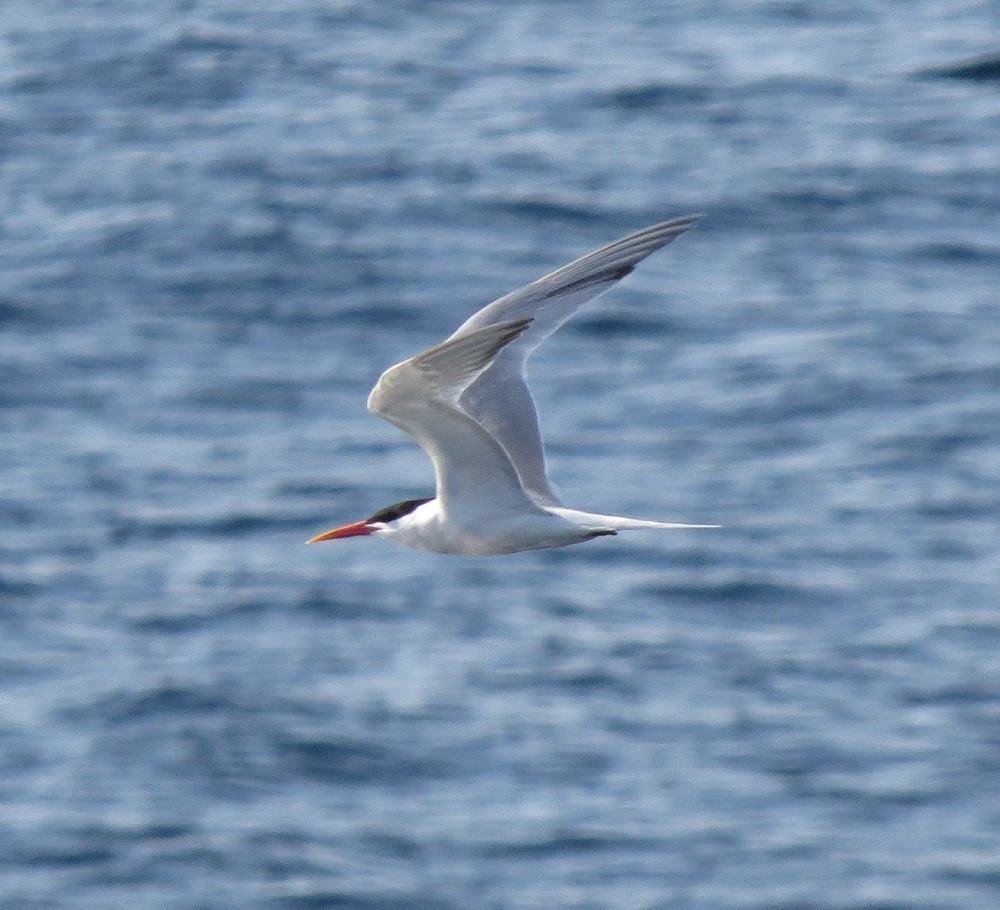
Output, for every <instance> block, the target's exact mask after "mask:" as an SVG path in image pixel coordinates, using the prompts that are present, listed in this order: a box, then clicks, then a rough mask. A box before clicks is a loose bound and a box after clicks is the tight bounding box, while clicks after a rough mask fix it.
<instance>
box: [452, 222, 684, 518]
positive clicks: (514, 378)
mask: <svg viewBox="0 0 1000 910" xmlns="http://www.w3.org/2000/svg"><path fill="white" fill-rule="evenodd" d="M700 217H701V216H700V215H689V216H686V217H684V218H675V219H674V220H673V221H664V222H662V223H661V224H654V225H653V226H651V227H648V228H645V229H643V230H641V231H638V232H636V233H634V234H630V235H629V236H628V237H623V238H622V239H620V240H616V241H614V242H613V243H610V244H608V245H607V246H605V247H601V248H600V249H599V250H595V251H594V252H592V253H588V254H587V255H586V256H583V257H581V258H580V259H577V260H576V261H574V262H571V263H570V264H569V265H565V266H563V267H562V268H561V269H557V270H556V271H554V272H552V273H551V274H549V275H546V276H544V277H543V278H539V279H538V280H537V281H533V282H532V283H531V284H529V285H526V286H525V287H523V288H521V289H519V290H517V291H514V292H513V293H510V294H507V295H506V296H504V297H501V298H499V299H498V300H495V301H493V303H491V304H489V305H488V306H486V307H484V308H483V309H481V310H480V311H479V312H478V313H476V314H475V315H473V316H472V317H471V318H469V319H468V320H466V321H465V323H463V324H462V325H461V326H460V327H459V328H458V330H457V331H455V332H454V334H452V336H451V338H450V339H449V340H448V342H446V343H454V342H455V341H457V340H458V339H459V338H462V337H465V336H469V335H473V334H474V333H476V332H477V331H479V330H481V329H483V328H485V327H486V326H490V325H495V324H497V323H512V322H514V321H517V320H521V319H527V318H530V319H531V320H532V321H531V324H530V325H529V326H528V327H526V328H525V329H523V330H522V331H521V332H520V333H519V334H518V336H517V337H516V338H515V339H514V340H512V341H510V343H508V344H507V345H506V347H504V348H503V350H501V351H500V352H499V354H497V355H496V356H495V357H494V359H493V361H492V362H491V363H490V364H489V365H488V366H487V368H486V369H485V370H483V371H482V372H481V373H479V375H478V376H476V378H475V379H474V380H473V381H472V382H471V383H469V385H468V386H466V387H465V389H464V391H462V393H461V396H460V398H459V404H460V406H461V408H462V410H463V411H465V412H466V413H467V414H468V415H469V416H470V417H472V419H473V420H475V421H476V422H477V423H478V424H480V425H481V426H482V427H483V428H484V429H485V430H486V431H487V432H489V434H490V435H491V436H493V438H494V439H496V440H497V442H499V443H500V445H501V446H502V447H503V449H504V451H505V452H506V453H507V455H508V456H509V457H510V460H511V462H513V464H514V467H515V468H516V470H517V473H518V476H519V477H520V479H521V484H522V485H523V486H524V489H525V490H526V491H527V492H528V493H529V494H530V495H531V496H532V497H533V498H534V499H535V500H536V501H537V502H539V503H541V504H542V505H545V506H555V505H558V504H559V501H560V500H559V495H558V492H557V491H556V490H555V488H554V487H553V485H552V483H551V481H550V480H549V478H548V473H547V471H546V469H545V453H544V450H543V447H542V437H541V432H540V431H539V428H538V413H537V411H536V409H535V403H534V400H533V399H532V397H531V393H530V392H529V390H528V387H527V385H526V384H525V381H524V365H525V361H526V360H527V358H528V356H529V355H530V354H531V352H532V351H533V350H534V349H535V348H536V347H538V345H540V344H541V343H542V342H543V341H545V339H546V338H548V337H549V336H550V335H551V334H552V333H553V332H555V331H556V329H558V328H559V327H560V326H561V325H562V324H563V323H564V322H566V320H567V319H569V318H570V317H571V316H572V315H573V314H574V313H575V312H576V311H577V310H578V309H579V308H580V307H581V306H582V305H583V304H585V303H587V302H588V301H590V300H593V299H594V298H595V297H597V296H599V295H600V294H603V293H604V292H605V291H607V290H608V289H609V288H611V287H612V286H613V285H614V284H616V283H617V282H618V281H620V280H621V279H622V278H624V277H625V276H626V275H628V274H629V273H630V272H631V271H632V270H633V269H634V268H635V266H636V265H637V264H638V263H640V262H641V261H642V260H643V259H645V258H646V257H647V256H649V255H650V254H651V253H655V252H656V251H657V250H658V249H660V248H661V247H664V246H666V245H667V244H668V243H671V242H672V241H673V240H675V239H676V238H677V237H679V236H680V235H681V234H683V233H684V232H685V231H686V230H688V228H690V227H691V226H692V225H694V223H695V222H696V221H697V220H698V219H699V218H700Z"/></svg>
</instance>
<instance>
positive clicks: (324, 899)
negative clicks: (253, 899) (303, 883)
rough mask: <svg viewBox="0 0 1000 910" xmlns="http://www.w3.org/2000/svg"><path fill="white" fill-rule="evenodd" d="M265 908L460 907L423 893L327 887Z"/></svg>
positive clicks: (406, 909)
mask: <svg viewBox="0 0 1000 910" xmlns="http://www.w3.org/2000/svg"><path fill="white" fill-rule="evenodd" d="M266 906H268V907H276V908H281V910H457V905H455V904H452V903H449V902H447V901H442V900H441V899H439V898H436V897H431V896H430V895H427V894H423V893H414V894H406V895H400V894H393V893H381V894H358V893H353V892H350V891H342V890H329V889H326V888H318V889H316V890H315V891H312V892H311V893H302V894H296V895H291V896H284V897H274V898H270V899H269V900H267V902H266Z"/></svg>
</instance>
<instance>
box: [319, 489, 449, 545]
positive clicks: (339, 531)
mask: <svg viewBox="0 0 1000 910" xmlns="http://www.w3.org/2000/svg"><path fill="white" fill-rule="evenodd" d="M430 501H431V497H430V496H428V497H426V498H425V499H404V500H403V501H402V502H397V503H395V504H394V505H391V506H386V507H385V508H384V509H379V510H378V511H377V512H376V513H375V514H374V515H372V516H371V518H366V519H365V520H364V521H356V522H354V524H349V525H341V526H340V527H339V528H334V529H333V530H331V531H324V532H323V533H322V534H317V535H316V536H315V537H313V538H311V539H310V540H307V541H306V543H319V542H320V541H323V540H340V539H341V538H344V537H366V536H367V535H369V534H375V533H377V532H379V531H384V530H385V529H386V528H388V527H390V526H391V525H392V523H393V522H394V521H398V520H399V519H400V518H403V517H404V516H406V515H409V514H410V513H411V512H412V511H413V510H414V509H416V508H417V507H418V506H422V505H423V504H424V503H425V502H430Z"/></svg>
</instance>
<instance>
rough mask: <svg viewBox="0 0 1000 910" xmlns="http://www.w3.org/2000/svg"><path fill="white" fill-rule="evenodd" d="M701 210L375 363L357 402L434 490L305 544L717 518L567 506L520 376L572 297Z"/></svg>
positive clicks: (466, 538) (605, 282) (624, 270)
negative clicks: (406, 353)
mask: <svg viewBox="0 0 1000 910" xmlns="http://www.w3.org/2000/svg"><path fill="white" fill-rule="evenodd" d="M700 217H701V216H700V215H688V216H685V217H682V218H675V219H673V220H670V221H664V222H661V223H659V224H654V225H652V226H650V227H647V228H644V229H643V230H640V231H637V232H635V233H633V234H629V235H628V236H627V237H623V238H621V239H619V240H616V241H614V242H613V243H610V244H608V245H606V246H603V247H601V248H600V249H597V250H594V251H593V252H591V253H588V254H586V255H585V256H582V257H581V258H579V259H576V260H574V261H573V262H571V263H569V264H568V265H565V266H563V267H562V268H560V269H557V270H556V271H554V272H552V273H550V274H548V275H545V276H544V277H542V278H539V279H538V280H537V281H533V282H532V283H531V284H528V285H525V286H524V287H523V288H520V289H519V290H516V291H513V292H512V293H510V294H507V295H505V296H503V297H500V298H499V299H497V300H494V301H493V302H492V303H490V304H488V305H487V306H485V307H483V308H482V309H481V310H479V311H478V312H477V313H475V314H473V315H472V316H471V317H470V318H469V319H467V320H466V321H465V322H464V323H463V324H462V325H461V326H459V328H458V329H456V331H455V332H454V333H453V334H452V335H450V336H449V337H448V338H447V339H445V341H443V342H442V343H441V344H438V345H435V346H434V347H432V348H429V349H428V350H426V351H424V352H423V353H420V354H417V355H416V356H414V357H411V358H409V359H408V360H404V361H402V362H401V363H398V364H396V365H395V366H393V367H390V368H389V369H388V370H386V371H385V372H384V373H383V374H382V376H381V377H380V378H379V380H378V382H377V383H376V384H375V387H374V388H373V389H372V392H371V395H370V396H369V398H368V410H369V411H371V412H372V413H374V414H376V415H378V416H379V417H382V418H384V419H385V420H387V421H389V423H392V424H394V425H395V426H397V427H398V428H399V429H401V430H402V431H403V432H404V433H405V434H407V435H408V436H409V437H410V438H411V439H413V440H414V441H415V442H416V443H417V444H418V445H420V446H421V447H422V448H423V449H424V450H425V452H426V453H427V455H428V456H429V457H430V459H431V462H432V463H433V465H434V474H435V481H436V492H435V495H434V496H428V497H425V498H419V499H407V500H404V501H403V502H397V503H395V504H393V505H391V506H387V507H386V508H384V509H380V510H379V511H378V512H376V513H375V514H374V515H372V516H370V517H369V518H366V519H364V520H363V521H357V522H354V523H352V524H347V525H342V526H340V527H337V528H333V529H332V530H330V531H325V532H324V533H322V534H317V535H316V536H315V537H313V538H311V539H310V540H309V541H308V543H318V542H320V541H326V540H340V539H344V538H349V537H362V536H373V537H383V538H385V539H386V540H389V541H392V542H394V543H397V544H402V545H404V546H407V547H411V548H414V549H418V550H426V551H430V552H432V553H444V554H454V555H461V556H495V555H500V554H506V553H518V552H521V551H526V550H541V549H547V548H551V547H565V546H569V545H571V544H577V543H582V542H584V541H587V540H593V539H594V538H597V537H604V536H609V535H613V534H617V533H618V532H619V531H626V530H641V529H661V530H676V529H699V528H714V527H718V525H707V524H681V523H677V522H665V521H651V520H644V519H637V518H624V517H620V516H616V515H600V514H596V513H591V512H581V511H578V510H576V509H570V508H566V507H565V506H564V505H563V503H562V499H561V497H560V495H559V492H558V490H557V489H556V487H555V486H554V484H553V483H552V482H551V481H550V479H549V476H548V471H547V470H546V463H545V452H544V448H543V444H542V436H541V432H540V430H539V425H538V414H537V411H536V409H535V403H534V400H533V399H532V397H531V392H530V391H529V390H528V386H527V383H526V377H525V367H526V364H527V361H528V359H529V357H530V356H531V354H532V353H533V352H534V351H535V349H536V348H537V347H538V346H539V345H540V344H541V343H542V342H543V341H545V340H546V339H547V338H548V337H549V336H550V335H552V333H553V332H555V331H556V330H557V329H558V328H559V327H560V326H562V325H563V323H565V322H566V321H567V320H568V319H569V318H570V317H571V316H572V315H573V314H574V313H576V311H577V310H579V309H580V307H581V306H583V304H585V303H587V302H588V301H590V300H593V299H594V298H595V297H597V296H599V295H600V294H603V293H604V292H605V291H607V290H609V289H610V288H611V287H613V286H614V285H615V284H617V283H618V282H619V281H620V280H621V279H622V278H624V277H625V276H626V275H628V274H630V273H631V272H632V271H633V270H634V269H635V267H636V265H637V264H638V263H640V262H641V261H642V260H643V259H645V258H646V257H647V256H649V255H650V254H651V253H654V252H656V251H657V250H659V249H660V248H662V247H664V246H666V245H667V244H668V243H672V242H673V241H674V240H676V239H677V238H678V237H679V236H680V235H681V234H683V233H684V232H685V231H687V230H688V229H689V228H690V227H692V226H693V225H694V224H695V222H696V221H697V220H698V219H699V218H700Z"/></svg>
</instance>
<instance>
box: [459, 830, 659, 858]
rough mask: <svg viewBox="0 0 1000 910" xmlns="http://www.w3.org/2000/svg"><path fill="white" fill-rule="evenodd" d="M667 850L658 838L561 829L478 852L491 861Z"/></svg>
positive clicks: (501, 843)
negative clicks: (535, 837)
mask: <svg viewBox="0 0 1000 910" xmlns="http://www.w3.org/2000/svg"><path fill="white" fill-rule="evenodd" d="M668 847H669V845H668V844H667V843H666V842H664V841H661V840H659V839H657V838H643V837H634V836H631V837H630V836H627V835H617V834H599V833H590V832H585V831H574V830H571V829H559V830H556V831H553V832H552V833H551V834H549V835H548V836H546V837H541V838H538V839H535V840H521V841H513V840H512V841H505V842H498V843H493V844H487V845H484V846H483V847H481V848H480V851H479V852H480V853H481V855H482V856H484V857H487V858H489V859H556V858H558V857H565V856H594V855H602V854H607V853H611V854H617V853H623V852H624V853H635V852H646V851H657V850H667V849H668Z"/></svg>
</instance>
